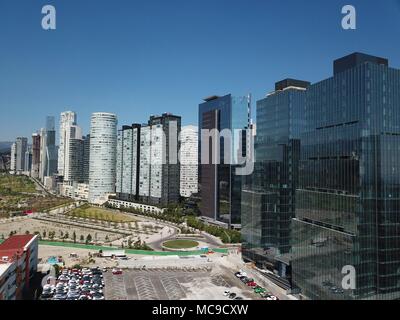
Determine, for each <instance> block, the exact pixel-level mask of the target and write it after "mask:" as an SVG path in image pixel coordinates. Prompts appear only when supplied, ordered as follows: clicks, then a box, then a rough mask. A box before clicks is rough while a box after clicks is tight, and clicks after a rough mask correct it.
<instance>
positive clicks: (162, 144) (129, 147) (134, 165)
mask: <svg viewBox="0 0 400 320" xmlns="http://www.w3.org/2000/svg"><path fill="white" fill-rule="evenodd" d="M180 130H181V118H180V117H179V116H175V115H172V114H169V113H164V114H163V115H161V116H151V117H150V119H149V121H148V123H147V124H146V125H139V124H133V125H132V126H123V127H122V129H121V130H119V132H118V143H117V155H118V156H117V183H116V189H117V196H118V198H119V199H121V200H131V201H134V200H140V201H142V202H147V203H150V204H164V205H165V204H168V203H176V202H178V201H179V197H180V194H179V188H180V185H179V176H180V169H179V168H180V164H179V156H178V155H179V154H178V153H179V140H178V138H179V133H180Z"/></svg>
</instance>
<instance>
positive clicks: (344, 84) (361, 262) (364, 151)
mask: <svg viewBox="0 0 400 320" xmlns="http://www.w3.org/2000/svg"><path fill="white" fill-rule="evenodd" d="M399 105H400V70H398V69H393V68H390V67H388V60H386V59H383V58H378V57H373V56H369V55H365V54H361V53H355V54H351V55H349V56H346V57H344V58H341V59H338V60H336V61H335V62H334V75H333V77H331V78H329V79H326V80H323V81H320V82H318V83H316V84H313V85H311V86H309V87H308V89H307V95H306V107H305V112H304V127H303V129H302V133H301V136H300V144H301V149H300V163H299V182H298V185H297V188H296V210H295V211H296V213H295V218H294V219H293V230H292V233H293V236H292V255H293V260H292V277H293V282H294V283H295V285H297V286H298V287H299V288H300V289H301V291H302V293H303V294H304V295H306V296H308V297H309V298H312V299H399V298H400V274H399V272H398V270H399V268H400V245H399V244H400V233H399V232H398V221H399V217H400V209H399V208H400V187H399V186H400V157H399V145H400V108H399ZM352 268H354V272H353V273H352V275H353V277H354V280H355V286H354V287H352V288H350V289H348V288H344V289H343V288H342V281H343V277H344V274H343V273H342V271H343V270H352ZM346 272H347V271H346Z"/></svg>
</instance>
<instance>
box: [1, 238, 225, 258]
mask: <svg viewBox="0 0 400 320" xmlns="http://www.w3.org/2000/svg"><path fill="white" fill-rule="evenodd" d="M0 241H1V240H0ZM39 244H41V245H46V246H58V247H67V248H79V249H87V250H97V251H98V250H103V251H106V250H121V248H117V247H107V246H96V245H86V244H81V243H69V242H56V241H42V240H41V241H39ZM124 250H125V252H126V253H127V254H140V255H150V256H189V255H200V254H203V253H204V251H201V250H196V251H187V252H180V251H176V252H170V251H147V250H135V249H124ZM212 250H213V251H214V252H217V253H227V252H228V251H227V249H212Z"/></svg>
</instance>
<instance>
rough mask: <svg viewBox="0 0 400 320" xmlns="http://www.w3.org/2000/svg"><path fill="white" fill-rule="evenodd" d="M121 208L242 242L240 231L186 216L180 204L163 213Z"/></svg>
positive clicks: (225, 241)
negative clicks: (184, 224)
mask: <svg viewBox="0 0 400 320" xmlns="http://www.w3.org/2000/svg"><path fill="white" fill-rule="evenodd" d="M106 206H107V207H109V208H113V206H111V205H110V204H108V203H107V204H106ZM120 210H122V211H125V212H130V213H134V214H138V215H144V216H147V217H151V218H153V219H155V220H159V221H167V222H171V223H174V224H178V225H179V224H182V223H184V222H186V224H187V226H188V227H192V228H194V229H197V230H200V231H205V232H207V233H209V234H211V235H213V236H216V237H218V238H220V239H221V241H222V242H223V243H240V242H241V234H240V232H239V231H237V230H230V229H225V228H221V227H218V226H212V225H207V224H205V223H203V222H201V221H199V220H198V219H197V218H196V217H195V216H194V215H187V216H184V215H183V213H182V208H181V207H180V206H179V205H170V206H168V207H167V208H166V210H164V212H163V213H154V212H147V211H142V210H140V209H135V208H121V209H120ZM183 229H184V231H185V232H184V233H187V231H188V230H187V229H186V228H183Z"/></svg>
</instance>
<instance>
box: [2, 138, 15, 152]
mask: <svg viewBox="0 0 400 320" xmlns="http://www.w3.org/2000/svg"><path fill="white" fill-rule="evenodd" d="M12 144H13V142H7V141H0V153H9V152H11V145H12Z"/></svg>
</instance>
